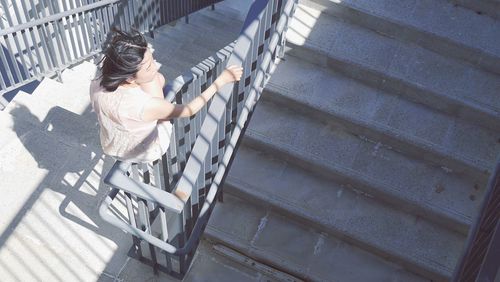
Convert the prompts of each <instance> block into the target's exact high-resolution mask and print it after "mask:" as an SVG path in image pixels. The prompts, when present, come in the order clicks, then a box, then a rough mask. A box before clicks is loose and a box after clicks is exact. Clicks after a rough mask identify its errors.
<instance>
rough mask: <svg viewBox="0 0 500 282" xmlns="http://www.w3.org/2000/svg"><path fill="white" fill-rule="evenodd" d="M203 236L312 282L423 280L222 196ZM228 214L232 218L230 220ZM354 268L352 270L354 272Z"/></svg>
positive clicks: (351, 248) (227, 196)
mask: <svg viewBox="0 0 500 282" xmlns="http://www.w3.org/2000/svg"><path fill="white" fill-rule="evenodd" d="M224 199H225V200H224V203H219V204H217V205H216V206H215V209H214V211H213V213H212V216H211V218H210V221H209V223H208V225H207V229H206V230H205V235H208V237H209V238H210V239H212V240H213V239H215V240H217V241H223V244H225V245H229V246H230V247H232V248H235V249H237V250H238V251H240V252H243V253H245V254H247V255H248V256H250V257H254V258H255V259H257V260H259V261H266V263H268V264H271V265H273V266H275V267H277V268H279V269H284V270H285V271H287V272H289V273H291V274H292V275H297V276H299V277H301V278H303V279H307V280H314V281H332V279H333V280H335V281H368V280H369V281H388V280H390V279H389V278H392V277H394V278H395V279H397V278H399V279H402V281H425V280H424V279H423V278H421V277H419V276H417V275H414V274H411V273H409V272H407V271H405V270H403V269H401V268H400V267H398V266H396V265H394V264H391V263H388V262H387V261H384V260H382V259H380V258H378V257H376V256H374V255H372V254H370V253H368V252H366V251H364V250H361V249H359V248H357V247H354V246H352V245H350V244H348V243H345V242H343V241H339V240H338V239H336V238H334V237H333V236H329V235H327V234H321V233H320V232H317V231H315V230H312V229H310V228H307V227H304V226H301V225H300V224H297V223H295V222H292V221H291V220H289V219H287V218H284V217H282V216H279V215H277V214H274V213H273V212H270V211H266V210H265V209H263V208H261V207H258V206H255V205H252V204H250V203H248V202H247V201H246V200H241V199H238V198H237V197H233V196H231V195H228V194H226V196H225V197H224ZM229 215H230V216H229ZM354 265H355V268H356V271H353V270H352V267H353V266H354Z"/></svg>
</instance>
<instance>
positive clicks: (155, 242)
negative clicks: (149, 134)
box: [100, 0, 296, 278]
mask: <svg viewBox="0 0 500 282" xmlns="http://www.w3.org/2000/svg"><path fill="white" fill-rule="evenodd" d="M295 7H296V0H256V1H255V2H254V3H253V4H252V6H251V8H250V10H249V12H248V14H247V17H246V20H245V22H244V24H243V28H242V31H241V33H240V35H239V37H238V39H237V41H236V43H233V44H231V45H229V46H227V47H226V48H224V49H222V50H220V51H219V52H217V54H215V55H214V56H212V57H210V58H208V59H206V60H204V61H203V62H201V63H200V64H198V65H197V66H195V67H193V68H192V69H191V71H190V72H188V73H187V74H186V75H184V76H180V77H178V78H177V79H176V80H175V81H173V82H172V83H171V84H169V85H168V86H167V89H166V92H167V93H166V99H167V100H169V101H171V102H175V103H185V102H188V101H190V100H191V99H193V97H195V96H197V95H199V94H200V93H201V92H202V91H203V90H204V89H205V88H206V87H207V86H208V85H210V83H212V82H213V80H214V79H215V78H216V77H217V76H218V75H219V74H220V73H221V72H222V70H223V69H224V68H225V66H226V65H241V66H243V69H244V73H243V76H242V79H241V81H240V82H238V83H234V84H230V85H225V86H224V87H222V88H221V90H220V91H219V92H218V93H217V94H216V95H215V96H214V98H213V99H212V100H211V101H210V102H209V104H208V106H206V107H205V108H204V109H203V110H202V111H201V112H199V113H198V114H196V115H195V116H193V117H191V118H183V119H176V120H175V121H174V125H173V127H174V130H173V135H172V138H171V143H170V147H169V149H168V152H167V153H166V154H165V155H164V156H163V157H162V158H161V159H160V160H157V161H155V162H153V163H149V164H148V163H141V164H131V163H126V162H121V161H117V162H116V163H115V164H114V166H113V167H112V169H111V170H110V171H109V173H108V174H107V175H106V177H105V180H104V182H105V183H106V184H108V185H110V186H111V187H112V190H111V192H110V193H109V195H108V196H107V197H106V199H105V200H104V201H103V203H102V204H101V206H100V215H101V217H102V218H103V219H104V220H105V221H107V222H109V223H111V224H112V225H115V226H117V227H118V228H120V229H122V230H124V231H126V232H128V233H130V234H132V237H133V242H134V245H133V248H132V249H131V254H132V255H134V256H136V257H137V258H139V259H141V260H143V261H144V262H148V263H150V264H151V265H152V267H153V269H154V271H155V272H156V271H158V270H162V271H164V272H166V273H169V274H171V275H173V276H176V277H178V278H182V277H183V276H184V275H185V274H186V272H187V270H188V268H189V266H190V264H191V261H192V259H193V256H194V253H195V251H196V247H197V245H198V243H199V240H200V237H201V234H202V233H203V231H204V229H205V227H206V225H207V222H208V219H209V217H210V214H211V212H212V210H213V208H214V206H215V203H216V199H219V200H222V191H221V188H222V184H223V183H224V179H225V176H226V174H227V173H228V171H229V168H230V166H231V162H232V159H233V157H234V155H235V153H236V150H237V148H238V146H239V142H240V140H241V138H242V136H243V135H244V131H245V129H246V126H247V125H248V122H249V121H250V118H251V115H252V112H253V109H254V106H255V104H256V102H257V101H258V100H259V97H260V95H261V93H262V89H263V87H264V85H265V84H266V83H267V81H268V79H269V77H270V74H271V73H272V72H273V70H274V68H275V66H276V63H277V58H278V56H279V55H283V52H284V51H283V50H284V44H285V33H286V29H287V26H288V22H289V20H290V19H291V17H292V15H293V12H294V10H295ZM231 50H232V51H231ZM121 205H122V206H123V207H122V209H123V213H120V212H118V211H119V210H120V206H121ZM158 251H159V252H160V253H161V254H162V255H157V252H158Z"/></svg>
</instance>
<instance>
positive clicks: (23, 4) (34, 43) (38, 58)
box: [21, 1, 45, 75]
mask: <svg viewBox="0 0 500 282" xmlns="http://www.w3.org/2000/svg"><path fill="white" fill-rule="evenodd" d="M21 7H22V9H23V11H24V16H25V18H26V20H27V21H29V20H30V17H29V13H28V8H27V6H26V2H25V1H21ZM28 32H29V34H30V38H31V45H30V46H33V49H34V50H35V53H36V57H35V58H36V62H35V65H34V67H33V69H34V70H35V75H38V72H37V68H36V66H37V64H38V67H39V69H40V72H41V73H44V72H45V68H44V67H43V64H42V55H41V54H40V50H39V48H38V42H37V40H36V38H35V35H34V34H33V33H34V32H35V30H34V28H29V29H28ZM27 44H29V42H28V41H27ZM29 48H31V47H29ZM29 50H30V54H32V53H31V49H29Z"/></svg>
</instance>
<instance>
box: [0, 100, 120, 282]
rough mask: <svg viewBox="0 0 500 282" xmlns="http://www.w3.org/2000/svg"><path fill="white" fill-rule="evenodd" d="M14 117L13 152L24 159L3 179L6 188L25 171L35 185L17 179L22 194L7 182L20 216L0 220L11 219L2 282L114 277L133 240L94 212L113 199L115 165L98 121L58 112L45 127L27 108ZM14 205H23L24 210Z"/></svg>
mask: <svg viewBox="0 0 500 282" xmlns="http://www.w3.org/2000/svg"><path fill="white" fill-rule="evenodd" d="M10 114H11V116H12V119H13V126H12V129H13V131H14V132H15V134H16V136H17V139H18V140H16V141H13V142H11V143H16V142H17V143H18V147H17V148H16V150H17V151H21V153H20V154H18V155H22V156H21V157H22V158H21V160H19V161H16V162H14V163H13V164H12V166H13V168H12V169H13V171H12V172H11V173H8V172H7V173H6V172H5V170H4V171H1V172H0V173H2V178H3V179H4V180H9V179H14V178H15V175H13V174H15V173H19V172H20V171H19V170H22V169H24V170H25V171H24V173H20V174H21V175H20V176H21V177H29V175H28V173H30V172H31V173H32V174H33V175H32V176H33V178H34V181H23V179H18V181H16V182H15V184H17V186H18V188H16V187H13V186H14V185H13V184H14V183H12V182H7V183H10V184H11V185H7V186H8V187H7V189H8V190H12V189H14V191H13V192H11V193H9V194H6V197H4V201H7V203H10V204H11V205H10V206H9V207H6V210H7V209H14V207H15V208H17V211H14V212H9V213H7V214H6V215H5V214H4V216H5V217H3V219H4V220H0V221H7V219H8V218H9V216H11V217H10V218H11V219H10V222H8V223H5V224H2V226H3V228H2V230H3V231H2V233H1V234H0V274H5V276H4V275H1V276H2V277H4V278H2V280H3V279H6V280H12V281H30V280H35V281H52V280H59V281H87V280H89V279H90V280H92V277H94V278H95V279H94V280H97V279H98V278H99V277H100V276H109V277H114V276H115V275H117V274H118V272H119V270H120V269H121V267H122V266H123V265H124V263H125V261H126V258H127V256H126V253H127V252H128V248H129V246H130V242H129V241H130V238H129V236H125V234H124V233H122V232H117V230H116V229H114V228H112V227H110V226H106V224H103V221H102V219H101V218H100V217H99V215H98V212H97V206H98V203H99V202H100V200H101V198H102V197H103V196H104V195H105V194H106V193H108V191H109V188H108V187H107V186H104V185H103V184H102V182H101V180H100V179H101V175H102V174H103V172H104V173H105V172H106V170H108V169H109V168H110V166H111V165H112V164H113V162H114V161H113V160H112V159H110V158H108V157H105V156H104V155H103V154H102V152H101V150H100V147H99V145H98V142H99V141H98V139H99V137H98V135H97V130H95V126H96V123H97V121H96V118H95V114H94V113H92V112H91V111H90V107H87V110H86V111H85V112H84V113H83V114H82V115H77V114H74V113H72V112H70V111H67V110H65V109H63V108H61V107H58V106H56V107H52V108H50V109H49V110H48V112H47V114H46V116H45V118H44V119H43V120H40V119H39V117H38V116H37V115H38V113H32V112H31V111H30V110H29V109H28V108H27V107H26V106H25V105H22V104H18V106H17V107H16V108H14V109H12V110H11V112H10ZM89 128H93V130H88V129H89ZM19 143H21V144H19ZM4 149H6V150H9V147H4ZM6 154H15V152H6ZM2 155H3V154H2ZM4 160H5V159H4V158H3V159H2V161H4ZM4 183H5V182H4ZM24 184H25V185H24ZM16 191H19V192H16ZM15 198H21V199H23V198H24V202H22V203H21V201H20V200H16V199H15ZM2 210H3V209H2ZM115 215H116V216H119V215H120V211H116V213H115ZM124 241H125V242H124ZM118 246H123V249H119V247H118Z"/></svg>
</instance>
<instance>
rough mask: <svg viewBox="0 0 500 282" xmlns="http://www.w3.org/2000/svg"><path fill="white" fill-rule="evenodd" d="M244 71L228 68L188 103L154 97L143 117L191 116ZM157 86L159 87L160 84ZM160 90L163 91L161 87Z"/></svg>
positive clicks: (233, 67)
mask: <svg viewBox="0 0 500 282" xmlns="http://www.w3.org/2000/svg"><path fill="white" fill-rule="evenodd" d="M242 73H243V69H242V68H241V67H238V66H230V67H228V68H226V69H225V70H224V71H223V72H222V74H221V75H219V77H217V79H216V80H215V81H214V83H212V85H210V86H209V87H208V88H207V89H206V90H205V91H203V93H201V94H200V95H199V96H197V97H196V98H194V99H193V100H192V101H191V102H189V103H188V104H181V105H177V104H172V103H170V102H168V101H165V100H164V99H163V96H162V97H161V98H159V97H155V98H152V99H150V100H149V101H148V102H147V103H146V105H145V106H144V110H143V119H144V120H145V121H153V120H168V119H172V118H177V117H190V116H192V115H194V114H196V113H197V112H198V111H200V110H201V109H202V108H203V106H204V105H205V104H206V103H207V102H208V101H209V100H210V99H211V98H212V97H213V96H214V95H215V93H217V91H219V89H220V88H221V87H222V86H223V85H225V84H227V83H230V82H234V81H239V80H240V78H241V75H242ZM157 87H159V85H158V84H157ZM156 91H158V89H156ZM159 91H160V92H161V89H160V90H159Z"/></svg>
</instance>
